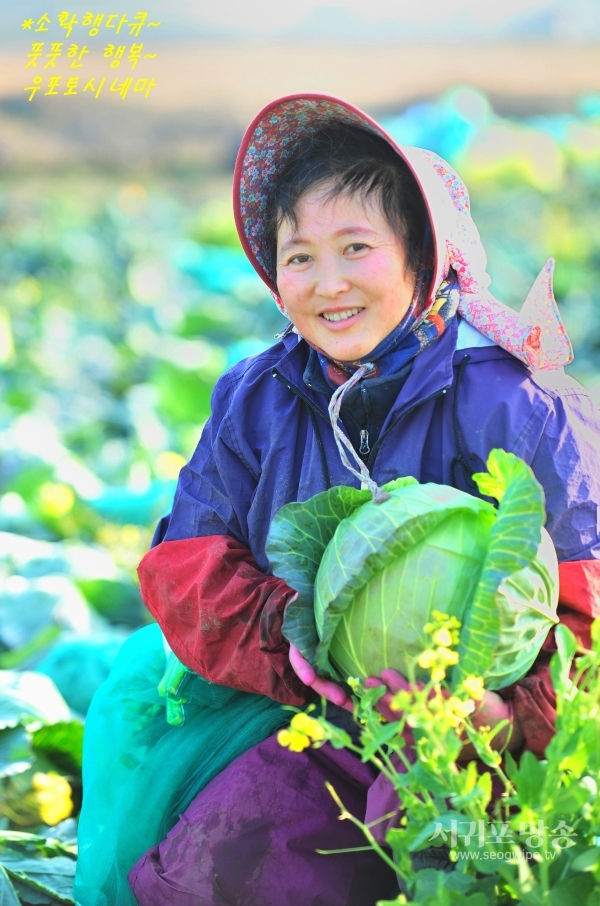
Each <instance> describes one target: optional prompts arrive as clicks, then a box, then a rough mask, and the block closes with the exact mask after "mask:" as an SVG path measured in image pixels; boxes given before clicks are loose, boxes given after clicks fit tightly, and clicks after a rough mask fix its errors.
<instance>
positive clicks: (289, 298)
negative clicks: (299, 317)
mask: <svg viewBox="0 0 600 906" xmlns="http://www.w3.org/2000/svg"><path fill="white" fill-rule="evenodd" d="M304 283H305V281H304V280H303V279H302V275H301V274H293V273H292V274H290V273H289V272H288V273H279V274H278V275H277V289H278V290H279V295H280V297H281V299H282V301H283V303H284V305H285V307H286V308H287V309H288V310H289V309H290V308H291V307H294V306H298V305H301V304H302V301H303V298H304V296H305V295H306V292H305V288H304Z"/></svg>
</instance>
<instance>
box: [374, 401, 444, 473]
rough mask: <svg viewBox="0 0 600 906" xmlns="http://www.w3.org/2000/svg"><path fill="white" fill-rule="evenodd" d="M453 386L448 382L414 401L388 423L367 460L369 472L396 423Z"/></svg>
mask: <svg viewBox="0 0 600 906" xmlns="http://www.w3.org/2000/svg"><path fill="white" fill-rule="evenodd" d="M451 386H452V385H451V384H448V386H447V387H443V388H442V389H441V390H437V391H436V392H435V393H432V394H431V396H426V397H425V399H424V400H419V401H418V402H417V403H414V404H413V405H412V406H410V408H409V409H407V410H406V411H405V412H403V413H402V415H399V416H398V418H397V419H396V420H395V421H393V422H392V424H391V425H388V427H387V428H386V430H385V431H384V433H383V434H380V435H379V437H378V438H377V441H376V443H375V444H374V446H373V448H372V450H371V455H370V456H369V458H368V460H367V462H366V466H367V469H368V470H369V472H371V473H372V472H373V466H374V465H375V460H376V458H377V453H378V452H379V447H380V446H381V444H382V443H383V441H384V440H385V438H386V437H387V435H388V434H389V433H390V431H391V430H392V429H393V428H395V427H396V425H398V424H399V423H400V422H401V421H402V419H403V418H405V417H406V416H407V415H409V414H410V413H411V412H412V411H413V409H416V408H417V406H422V405H423V404H424V403H428V402H429V401H430V400H434V399H435V398H436V397H438V396H443V395H444V393H446V392H447V391H448V389H449V388H450V387H451Z"/></svg>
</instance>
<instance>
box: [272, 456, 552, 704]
mask: <svg viewBox="0 0 600 906" xmlns="http://www.w3.org/2000/svg"><path fill="white" fill-rule="evenodd" d="M487 466H488V472H487V473H481V474H479V475H475V480H476V481H477V483H478V485H479V488H480V490H481V492H482V493H483V494H486V495H489V496H491V497H494V498H496V499H497V500H498V501H499V508H498V510H497V511H496V510H495V508H494V507H493V506H492V504H491V503H488V502H487V501H485V500H481V499H479V498H476V497H473V496H471V495H469V494H465V493H463V492H462V491H457V490H455V489H454V488H450V487H447V486H445V485H435V484H426V485H420V484H419V483H418V482H416V481H415V480H414V479H412V478H400V479H397V480H396V481H393V482H390V483H389V484H387V485H386V486H385V490H386V491H388V493H389V499H387V500H386V501H385V502H383V503H380V504H377V503H375V502H373V501H372V499H371V496H370V494H369V492H368V491H358V490H355V489H353V488H347V487H336V488H332V489H330V490H329V491H326V492H324V493H322V494H318V495H316V496H315V497H313V498H311V499H310V500H308V501H306V502H303V503H290V504H287V505H286V506H284V507H283V508H282V509H281V510H280V511H279V512H278V513H277V515H276V517H275V519H274V520H273V522H272V525H271V529H270V532H269V538H268V542H267V553H268V556H269V559H270V561H271V565H272V568H273V572H274V573H275V575H277V576H281V577H282V578H284V579H285V580H286V582H287V583H288V584H289V585H290V586H291V587H292V588H294V589H295V590H296V591H297V592H298V596H297V599H296V600H295V601H293V602H291V603H290V604H289V605H288V607H287V609H286V615H285V622H284V634H285V635H286V637H287V638H288V639H289V641H290V642H292V643H293V644H295V645H296V646H297V647H298V648H299V649H300V651H301V652H302V653H303V654H304V656H305V657H306V658H308V660H309V661H311V662H312V663H313V664H314V665H315V666H316V667H317V668H318V669H319V670H320V671H321V672H322V673H325V674H328V675H331V676H333V677H335V678H338V679H346V678H347V677H348V676H359V677H363V678H364V677H366V676H368V675H378V674H379V672H380V671H381V669H383V668H384V667H393V668H396V669H398V670H399V671H401V672H403V673H406V671H407V669H408V664H409V662H410V660H411V659H414V658H415V656H416V655H417V654H418V653H419V652H421V651H422V650H423V648H424V643H425V638H424V633H423V626H424V625H425V624H426V623H427V622H428V620H429V618H430V617H431V614H432V613H433V612H434V611H435V610H444V611H445V612H447V613H448V614H449V615H451V616H454V617H455V618H456V619H458V620H460V622H461V623H462V634H461V643H460V647H459V652H458V653H459V655H460V663H459V666H458V667H457V670H456V675H455V677H454V679H455V682H456V683H460V681H461V678H462V677H463V676H466V675H469V674H477V675H481V676H484V677H485V680H486V687H487V688H490V689H498V688H501V687H502V686H506V685H509V684H510V683H511V682H514V681H515V680H516V679H518V678H519V677H521V676H523V674H524V673H526V672H527V670H528V669H529V667H530V666H531V664H532V663H533V661H534V660H535V657H536V655H537V654H538V652H539V649H540V647H541V645H542V642H543V640H544V638H545V637H546V635H547V633H548V629H549V628H550V626H551V625H552V624H553V623H555V622H556V619H557V618H556V605H557V596H558V595H557V589H558V567H557V563H556V554H555V553H554V548H553V546H552V542H551V541H550V539H549V537H548V536H547V534H546V533H545V532H543V530H542V524H543V521H544V503H543V492H542V489H541V487H540V485H539V484H538V483H537V481H536V480H535V478H534V476H533V473H532V471H531V469H530V468H529V467H528V466H527V465H526V464H525V463H524V462H523V461H522V460H520V459H518V458H517V457H516V456H514V455H513V454H511V453H506V452H505V451H503V450H493V451H492V452H491V454H490V457H489V459H488V463H487ZM424 675H425V674H424V673H422V674H421V678H424Z"/></svg>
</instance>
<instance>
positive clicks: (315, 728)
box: [290, 711, 325, 741]
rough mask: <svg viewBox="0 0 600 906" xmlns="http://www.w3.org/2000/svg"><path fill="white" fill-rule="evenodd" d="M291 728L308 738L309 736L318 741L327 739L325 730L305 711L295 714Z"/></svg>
mask: <svg viewBox="0 0 600 906" xmlns="http://www.w3.org/2000/svg"><path fill="white" fill-rule="evenodd" d="M290 726H291V727H292V729H293V730H297V731H298V732H299V733H304V734H305V735H306V736H309V737H310V738H311V739H314V740H316V741H317V740H320V739H324V738H325V730H324V729H323V727H322V726H321V724H320V723H319V722H318V720H315V719H314V717H309V716H308V714H305V713H304V711H300V712H299V713H298V714H294V716H293V717H292V722H291V725H290Z"/></svg>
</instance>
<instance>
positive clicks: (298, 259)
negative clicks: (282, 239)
mask: <svg viewBox="0 0 600 906" xmlns="http://www.w3.org/2000/svg"><path fill="white" fill-rule="evenodd" d="M309 260H310V255H294V257H293V258H290V260H289V261H288V264H306V262H307V261H309Z"/></svg>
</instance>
